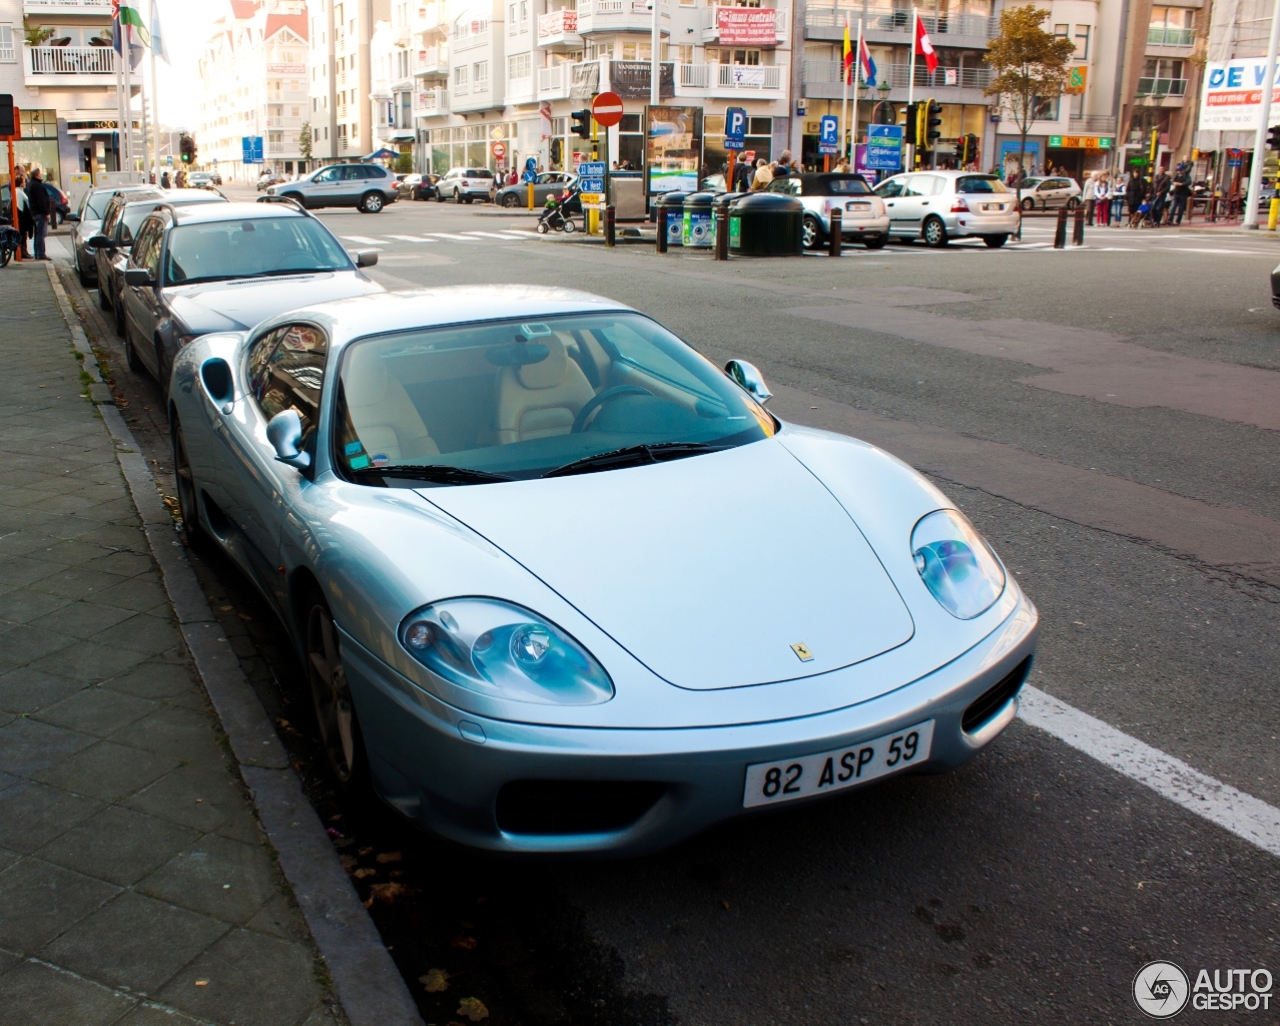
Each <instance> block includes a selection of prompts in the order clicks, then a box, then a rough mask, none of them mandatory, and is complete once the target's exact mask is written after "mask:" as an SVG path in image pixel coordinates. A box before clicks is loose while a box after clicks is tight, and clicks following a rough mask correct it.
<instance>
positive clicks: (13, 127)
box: [0, 93, 21, 137]
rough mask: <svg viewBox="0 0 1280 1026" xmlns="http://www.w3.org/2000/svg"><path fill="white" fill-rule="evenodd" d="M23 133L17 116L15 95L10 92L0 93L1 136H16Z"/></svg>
mask: <svg viewBox="0 0 1280 1026" xmlns="http://www.w3.org/2000/svg"><path fill="white" fill-rule="evenodd" d="M20 134H21V130H20V126H19V125H18V119H17V117H16V116H15V107H14V106H13V96H12V94H10V93H4V94H0V136H14V137H17V136H18V135H20Z"/></svg>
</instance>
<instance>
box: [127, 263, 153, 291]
mask: <svg viewBox="0 0 1280 1026" xmlns="http://www.w3.org/2000/svg"><path fill="white" fill-rule="evenodd" d="M124 283H125V284H126V285H128V286H129V287H130V288H133V289H141V288H146V287H147V286H148V285H154V284H155V283H156V280H155V278H153V277H151V272H150V271H148V270H147V269H146V268H145V267H127V268H125V272H124Z"/></svg>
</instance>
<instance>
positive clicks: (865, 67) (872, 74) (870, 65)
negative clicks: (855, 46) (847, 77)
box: [858, 39, 876, 86]
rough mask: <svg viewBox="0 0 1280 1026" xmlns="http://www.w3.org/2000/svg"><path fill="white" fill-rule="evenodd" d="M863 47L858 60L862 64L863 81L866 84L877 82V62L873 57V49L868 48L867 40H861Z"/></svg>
mask: <svg viewBox="0 0 1280 1026" xmlns="http://www.w3.org/2000/svg"><path fill="white" fill-rule="evenodd" d="M861 43H862V48H861V52H860V53H859V54H858V60H859V62H860V63H861V64H862V82H863V84H864V85H866V86H874V85H875V84H876V62H875V61H873V60H872V59H871V51H870V50H868V49H867V41H866V40H865V39H863V40H862V41H861Z"/></svg>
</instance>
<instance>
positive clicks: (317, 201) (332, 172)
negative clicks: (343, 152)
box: [306, 164, 343, 207]
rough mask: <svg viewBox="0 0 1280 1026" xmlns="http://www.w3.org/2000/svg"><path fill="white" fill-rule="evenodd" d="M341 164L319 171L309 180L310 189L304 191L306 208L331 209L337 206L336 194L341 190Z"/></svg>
mask: <svg viewBox="0 0 1280 1026" xmlns="http://www.w3.org/2000/svg"><path fill="white" fill-rule="evenodd" d="M342 168H343V165H341V164H334V165H333V166H332V167H327V168H325V169H324V170H323V171H320V172H319V173H317V174H316V176H315V177H314V178H313V179H311V187H310V188H309V189H307V190H306V198H307V206H309V207H332V206H336V205H338V194H339V192H340V191H341V189H342Z"/></svg>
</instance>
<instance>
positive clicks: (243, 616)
mask: <svg viewBox="0 0 1280 1026" xmlns="http://www.w3.org/2000/svg"><path fill="white" fill-rule="evenodd" d="M236 616H238V617H240V619H241V620H252V619H253V617H252V616H250V615H249V614H248V613H236Z"/></svg>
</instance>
